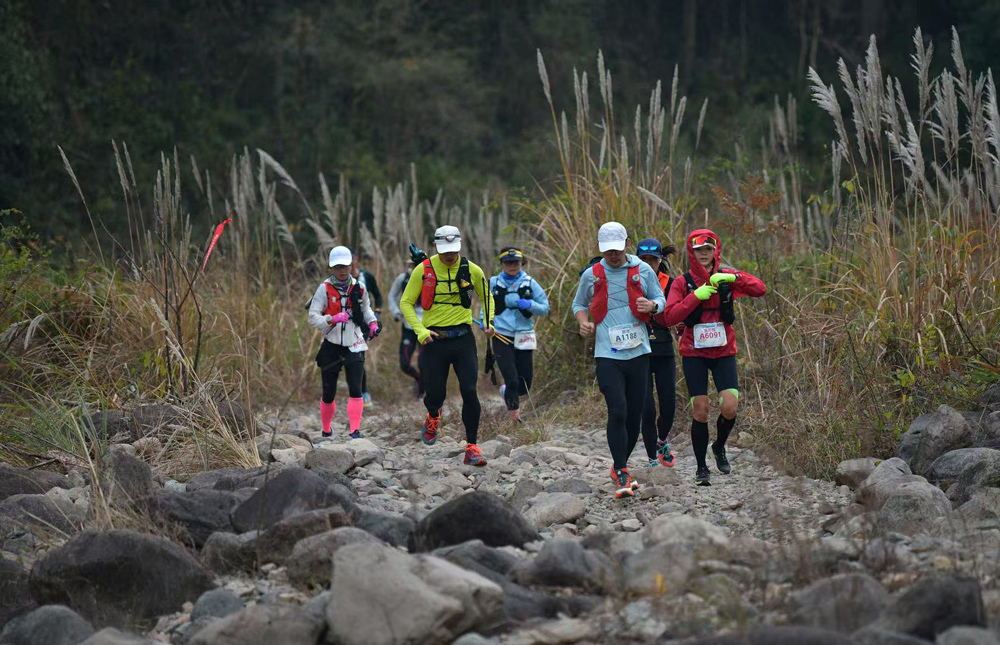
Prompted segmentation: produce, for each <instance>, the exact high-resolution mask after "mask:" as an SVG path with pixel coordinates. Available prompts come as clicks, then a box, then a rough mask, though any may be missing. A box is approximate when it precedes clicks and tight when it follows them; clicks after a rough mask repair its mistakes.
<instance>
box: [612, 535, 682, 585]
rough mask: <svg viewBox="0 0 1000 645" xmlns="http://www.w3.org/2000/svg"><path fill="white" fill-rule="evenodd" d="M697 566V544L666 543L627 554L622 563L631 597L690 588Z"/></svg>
mask: <svg viewBox="0 0 1000 645" xmlns="http://www.w3.org/2000/svg"><path fill="white" fill-rule="evenodd" d="M696 569H697V561H696V560H695V557H694V547H693V546H692V545H688V544H681V543H677V542H663V543H661V544H656V545H654V546H651V547H649V548H647V549H644V550H643V551H640V552H639V553H635V554H632V555H629V556H626V557H625V560H624V562H623V564H622V572H623V578H624V581H625V593H626V595H629V596H665V597H670V596H675V595H677V594H680V593H682V592H683V591H684V590H685V589H686V588H687V583H688V580H690V578H691V576H692V575H693V574H694V573H695V570H696Z"/></svg>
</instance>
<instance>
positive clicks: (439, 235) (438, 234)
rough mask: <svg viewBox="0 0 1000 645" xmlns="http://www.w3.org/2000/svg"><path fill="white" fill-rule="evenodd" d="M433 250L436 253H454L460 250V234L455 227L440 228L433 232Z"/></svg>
mask: <svg viewBox="0 0 1000 645" xmlns="http://www.w3.org/2000/svg"><path fill="white" fill-rule="evenodd" d="M434 248H436V249H437V252H438V253H455V252H457V251H461V250H462V233H461V231H459V230H458V227H457V226H442V227H441V228H439V229H438V230H436V231H434Z"/></svg>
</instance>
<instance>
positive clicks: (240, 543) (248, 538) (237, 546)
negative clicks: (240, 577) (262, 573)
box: [201, 531, 257, 575]
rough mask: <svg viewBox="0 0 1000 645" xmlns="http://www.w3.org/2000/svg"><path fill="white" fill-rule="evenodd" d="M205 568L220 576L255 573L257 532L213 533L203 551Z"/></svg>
mask: <svg viewBox="0 0 1000 645" xmlns="http://www.w3.org/2000/svg"><path fill="white" fill-rule="evenodd" d="M201 557H202V559H203V560H204V562H205V566H207V567H208V568H209V569H211V570H212V571H214V572H215V573H217V574H219V575H235V574H237V573H253V571H254V569H255V568H256V566H257V531H251V532H249V533H243V534H240V535H236V534H234V533H223V532H219V533H213V534H212V535H210V536H208V540H206V541H205V546H204V548H203V549H202V551H201Z"/></svg>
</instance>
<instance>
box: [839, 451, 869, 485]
mask: <svg viewBox="0 0 1000 645" xmlns="http://www.w3.org/2000/svg"><path fill="white" fill-rule="evenodd" d="M878 463H879V462H878V460H877V459H874V458H872V457H864V458H861V459H848V460H847V461H842V462H840V463H839V464H838V465H837V473H836V475H835V481H836V483H837V486H848V487H850V489H851V490H854V489H856V488H857V487H858V486H860V485H861V482H863V481H864V480H865V479H867V478H868V476H869V475H871V474H872V471H874V470H875V467H876V466H878Z"/></svg>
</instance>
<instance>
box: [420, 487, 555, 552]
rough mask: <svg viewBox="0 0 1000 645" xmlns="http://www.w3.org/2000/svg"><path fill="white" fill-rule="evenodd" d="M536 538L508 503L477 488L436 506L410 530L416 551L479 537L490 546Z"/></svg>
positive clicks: (429, 549) (533, 528) (513, 544)
mask: <svg viewBox="0 0 1000 645" xmlns="http://www.w3.org/2000/svg"><path fill="white" fill-rule="evenodd" d="M471 518H475V520H474V521H471ZM539 539H541V538H540V537H539V535H538V531H536V530H535V527H534V526H532V525H531V524H529V523H528V521H527V520H526V519H525V518H524V517H523V516H522V515H521V514H520V513H518V512H517V511H516V510H515V509H514V508H513V507H512V506H511V505H510V504H508V503H507V502H505V501H504V500H502V499H500V498H499V497H497V496H496V495H492V494H490V493H485V492H480V491H474V492H472V493H469V494H467V495H462V496H460V497H457V498H455V499H453V500H451V501H450V502H447V503H445V504H442V505H441V506H438V507H437V508H436V509H434V510H433V511H431V513H430V514H428V515H427V516H426V517H424V518H423V519H422V520H420V522H419V523H418V524H417V527H416V529H415V531H414V540H415V542H416V547H417V550H418V551H433V550H434V549H437V548H440V547H443V546H451V545H454V544H462V543H463V542H468V541H470V540H482V541H483V543H484V544H486V545H487V546H494V547H499V546H516V547H522V546H524V544H525V543H526V542H532V541H534V540H539Z"/></svg>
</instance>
